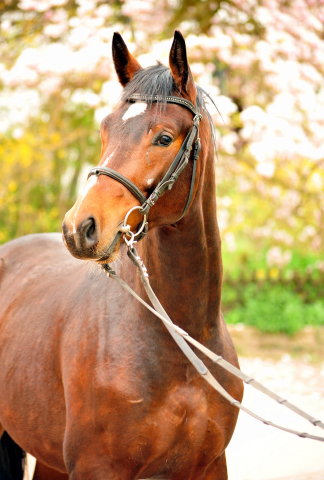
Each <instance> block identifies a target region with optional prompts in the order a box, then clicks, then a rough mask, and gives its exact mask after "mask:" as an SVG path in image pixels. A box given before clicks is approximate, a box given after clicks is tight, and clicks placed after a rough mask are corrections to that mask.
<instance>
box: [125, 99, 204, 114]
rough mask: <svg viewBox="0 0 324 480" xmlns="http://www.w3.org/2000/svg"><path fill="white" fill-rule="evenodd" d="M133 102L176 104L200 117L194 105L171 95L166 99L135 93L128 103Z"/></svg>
mask: <svg viewBox="0 0 324 480" xmlns="http://www.w3.org/2000/svg"><path fill="white" fill-rule="evenodd" d="M131 101H134V102H144V103H149V102H152V103H154V102H161V103H162V104H163V103H164V102H166V103H174V104H176V105H181V106H182V107H186V108H188V110H190V111H191V113H192V114H193V115H194V116H196V115H200V113H199V110H198V109H197V108H196V107H195V106H194V104H193V103H191V102H189V100H186V99H185V98H182V97H174V96H171V95H167V96H166V97H164V96H163V95H141V94H140V93H134V94H133V95H130V96H129V97H128V98H127V102H131Z"/></svg>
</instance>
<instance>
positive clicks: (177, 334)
mask: <svg viewBox="0 0 324 480" xmlns="http://www.w3.org/2000/svg"><path fill="white" fill-rule="evenodd" d="M127 101H129V102H146V103H149V102H150V103H153V102H158V101H161V102H166V103H174V104H177V105H181V106H184V107H186V108H187V109H189V110H190V111H191V113H192V114H193V116H194V117H193V126H192V128H191V130H190V131H189V132H188V134H187V136H186V138H185V139H184V141H183V143H182V145H181V147H180V149H179V151H178V153H177V155H176V157H175V158H174V160H173V162H172V163H171V165H170V167H169V169H168V170H167V172H166V174H165V175H164V177H163V178H162V180H160V182H159V183H158V184H157V186H156V187H155V188H154V190H153V192H152V193H151V195H150V196H149V197H148V198H146V197H145V196H144V194H143V193H142V192H141V190H140V189H139V188H138V187H137V186H136V185H135V184H134V183H133V182H131V181H130V180H129V179H128V178H126V177H124V176H123V175H121V174H120V173H118V172H116V171H115V170H112V169H110V168H107V167H100V166H99V167H94V168H92V169H91V170H90V172H89V175H88V178H89V177H90V176H91V175H97V176H99V175H107V176H108V177H111V178H113V179H114V180H117V181H118V182H120V183H122V184H123V185H124V186H125V187H126V188H128V190H129V191H130V192H131V193H132V194H133V195H134V196H135V197H136V198H137V199H138V200H139V202H140V204H141V206H136V207H133V208H132V209H131V210H129V212H128V213H127V215H126V217H125V220H124V224H123V226H122V228H121V231H122V232H123V233H124V240H125V243H126V245H127V247H128V249H127V255H128V257H129V258H130V260H131V261H132V262H133V264H134V265H135V267H136V268H137V272H138V273H139V275H140V278H141V281H142V283H143V285H144V288H145V291H146V293H147V296H148V298H149V300H150V302H151V304H152V305H153V308H152V307H151V306H150V305H149V304H148V303H146V302H145V301H144V300H143V299H142V298H141V297H140V296H139V295H137V293H136V292H135V291H134V290H132V289H131V288H130V287H129V286H128V285H127V284H126V283H125V282H124V281H123V280H122V279H121V278H120V277H119V276H118V275H117V274H116V272H115V271H114V270H113V269H112V268H111V267H110V266H109V265H108V264H102V265H101V268H102V269H103V270H104V271H105V272H106V274H107V275H108V277H110V278H111V279H113V280H115V281H116V282H117V283H119V285H121V286H122V287H123V288H124V289H125V290H126V291H128V292H129V293H130V294H131V295H132V296H133V297H134V298H136V299H137V300H138V301H139V302H140V303H142V305H144V306H145V307H146V308H147V309H148V310H149V311H150V312H152V313H153V314H154V315H155V316H156V317H158V318H159V319H160V320H162V322H163V324H164V325H165V327H166V328H167V330H168V331H169V333H170V334H171V336H172V337H173V339H174V340H175V342H176V343H177V345H178V346H179V347H180V349H181V350H182V352H183V353H184V355H186V357H187V358H188V360H189V361H190V362H191V363H192V365H193V366H194V367H195V368H196V370H197V371H198V373H199V374H200V375H201V376H202V377H203V378H204V380H206V381H207V382H208V383H209V384H210V385H211V387H213V388H214V389H215V390H216V391H217V392H218V393H219V394H220V395H222V396H223V397H224V398H226V399H227V400H228V401H229V402H230V404H231V405H233V406H235V407H237V408H239V409H240V410H243V411H244V412H246V413H248V414H249V415H251V416H252V417H253V418H255V419H257V420H259V421H261V422H262V423H264V424H265V425H270V426H272V427H275V428H278V429H279V430H283V431H285V432H288V433H292V434H295V435H297V436H299V437H301V438H310V439H312V440H318V441H321V442H324V437H318V436H315V435H310V434H308V433H304V432H298V431H296V430H292V429H290V428H286V427H283V426H281V425H278V424H276V423H273V422H271V421H268V420H265V419H264V418H262V417H260V416H259V415H257V414H256V413H254V412H252V411H251V410H249V409H248V408H246V407H245V406H244V405H243V404H242V403H241V402H239V401H238V400H235V398H233V397H232V396H231V395H230V394H229V393H228V392H227V391H226V390H225V389H224V388H223V387H222V386H221V385H220V383H219V382H218V381H217V380H216V378H215V377H214V376H213V375H212V374H211V372H210V371H209V370H208V368H207V367H206V365H205V364H204V363H203V362H202V360H201V359H200V358H199V357H198V356H197V355H196V354H195V352H194V351H193V350H192V348H191V347H190V346H189V345H188V343H191V344H192V345H193V346H194V347H195V348H197V349H198V350H200V351H201V352H202V353H203V354H204V355H206V356H207V357H208V358H209V359H211V360H212V361H213V362H214V363H216V364H217V365H219V366H221V367H222V368H224V369H225V370H226V371H228V372H230V373H231V374H233V375H234V376H236V377H237V378H239V379H240V380H242V381H243V382H245V383H246V384H248V385H251V386H252V387H253V388H256V389H257V390H259V391H260V392H262V393H264V394H265V395H267V396H269V397H270V398H272V399H273V400H275V401H276V402H278V403H279V404H280V405H283V406H285V407H287V408H288V409H290V410H291V411H293V412H295V413H296V414H297V415H299V416H301V417H303V418H304V419H306V420H308V421H309V422H310V423H312V424H313V425H314V426H318V427H320V428H322V429H324V423H323V422H321V421H320V420H317V419H316V418H314V417H313V416H311V415H309V414H308V413H306V412H304V411H303V410H301V409H299V408H298V407H296V406H295V405H293V404H292V403H290V402H288V400H286V399H284V398H281V397H280V396H279V395H277V394H276V393H274V392H272V391H271V390H269V389H267V388H266V387H264V386H263V385H261V384H260V383H259V382H257V381H256V380H255V379H254V378H252V377H250V376H249V375H246V374H245V373H243V372H242V371H241V370H240V369H238V368H236V367H234V366H233V365H232V364H231V363H229V362H227V361H226V360H225V359H224V358H222V357H221V356H219V355H217V354H215V353H214V352H212V351H211V350H209V349H208V348H207V347H205V346H204V345H202V344H201V343H199V342H198V341H197V340H195V339H194V338H192V337H191V336H190V335H189V334H188V333H187V332H185V331H184V330H183V329H182V328H180V327H178V326H177V325H175V324H174V323H173V322H172V320H171V319H170V317H169V316H168V314H167V313H166V311H165V310H164V308H163V307H162V305H161V303H160V302H159V300H158V298H157V297H156V295H155V293H154V291H153V290H152V287H151V285H150V282H149V275H148V273H147V269H146V267H145V265H144V263H143V261H142V260H141V258H140V257H139V255H138V253H137V251H136V249H135V247H134V245H133V244H134V243H136V242H137V241H139V240H141V239H142V238H143V237H144V236H145V235H146V234H147V232H148V223H147V221H146V220H147V214H148V212H149V210H150V208H151V207H152V206H153V205H154V204H155V203H156V201H157V200H158V199H159V197H160V196H161V195H163V193H164V192H165V191H166V190H167V189H169V190H171V188H172V187H173V184H174V182H175V181H176V180H177V179H178V177H179V175H180V173H181V172H182V170H183V169H184V168H185V167H186V165H187V164H188V161H189V157H190V153H191V150H192V149H193V154H192V159H193V169H192V176H191V184H190V190H189V195H188V199H187V202H186V206H185V208H184V211H183V212H182V215H181V217H180V218H179V219H178V221H179V220H180V219H181V218H182V217H183V216H184V215H185V213H186V212H187V210H188V208H189V205H190V203H191V200H192V196H193V188H194V183H195V173H196V163H197V159H198V157H199V153H200V149H201V144H200V139H199V123H200V121H201V119H202V115H201V114H200V113H199V111H198V109H196V107H195V106H194V105H193V104H192V103H191V102H189V101H188V100H186V99H184V98H180V97H173V96H168V97H166V98H164V97H162V96H159V95H139V94H134V95H131V96H130V97H129V98H128V99H127ZM194 141H195V143H194V146H193V147H192V145H193V142H194ZM135 209H139V211H140V212H141V213H142V214H143V216H144V219H143V221H142V223H141V225H140V227H139V229H138V231H137V232H136V233H135V234H134V233H133V232H131V230H130V229H131V227H130V225H128V224H127V220H128V217H129V215H130V213H131V212H132V211H133V210H135ZM127 237H128V239H127ZM135 238H136V240H135Z"/></svg>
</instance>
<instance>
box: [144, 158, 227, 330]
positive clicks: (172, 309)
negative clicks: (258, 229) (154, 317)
mask: <svg viewBox="0 0 324 480" xmlns="http://www.w3.org/2000/svg"><path fill="white" fill-rule="evenodd" d="M208 157H209V158H208V159H207V161H206V162H205V167H204V169H203V171H202V172H201V174H200V180H199V186H198V190H197V193H196V196H195V199H194V201H193V203H192V205H191V207H190V209H189V210H188V212H187V214H186V215H185V217H184V218H183V219H182V220H181V221H180V222H178V223H177V224H176V226H169V227H161V228H156V229H155V230H153V231H152V232H150V234H149V235H148V236H147V238H146V240H145V243H144V242H143V244H142V245H141V244H139V245H138V247H139V248H138V251H139V254H140V256H141V257H142V259H143V260H144V263H145V265H146V266H147V269H148V272H149V274H150V283H151V285H152V288H153V289H154V291H155V293H156V295H157V297H158V298H159V300H160V302H161V304H162V305H163V307H164V308H165V310H166V311H167V313H168V314H169V315H170V317H171V319H172V321H173V322H174V323H176V324H177V325H179V326H180V327H182V328H184V329H185V330H187V331H188V333H189V334H191V335H193V336H195V338H201V339H202V338H203V337H204V336H206V337H209V336H210V334H211V330H215V328H217V326H218V325H219V322H220V302H221V285H222V259H221V243H220V236H219V230H218V225H217V217H216V198H215V171H214V160H213V151H210V152H209V155H208Z"/></svg>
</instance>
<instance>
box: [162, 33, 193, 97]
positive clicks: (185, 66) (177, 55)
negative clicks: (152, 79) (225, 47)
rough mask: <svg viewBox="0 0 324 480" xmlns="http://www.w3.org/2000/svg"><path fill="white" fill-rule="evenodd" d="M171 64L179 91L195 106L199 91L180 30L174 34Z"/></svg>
mask: <svg viewBox="0 0 324 480" xmlns="http://www.w3.org/2000/svg"><path fill="white" fill-rule="evenodd" d="M169 63H170V69H171V73H172V76H173V80H174V83H175V85H176V87H177V89H178V90H179V92H180V93H182V94H185V96H186V97H187V98H188V100H190V101H191V102H192V103H193V104H195V103H196V97H197V89H196V86H195V82H194V79H193V76H192V73H191V70H190V67H189V63H188V60H187V50H186V43H185V40H184V38H183V36H182V34H181V33H180V32H179V30H176V31H175V32H174V38H173V43H172V47H171V50H170V57H169Z"/></svg>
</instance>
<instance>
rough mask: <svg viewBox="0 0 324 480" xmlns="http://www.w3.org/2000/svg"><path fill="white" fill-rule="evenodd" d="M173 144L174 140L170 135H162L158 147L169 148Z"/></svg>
mask: <svg viewBox="0 0 324 480" xmlns="http://www.w3.org/2000/svg"><path fill="white" fill-rule="evenodd" d="M171 142H172V138H171V137H169V135H162V137H161V138H160V139H159V140H158V142H157V143H158V145H163V146H168V145H170V143H171Z"/></svg>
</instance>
